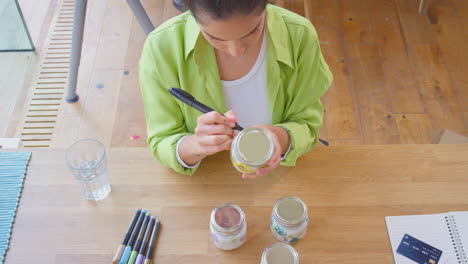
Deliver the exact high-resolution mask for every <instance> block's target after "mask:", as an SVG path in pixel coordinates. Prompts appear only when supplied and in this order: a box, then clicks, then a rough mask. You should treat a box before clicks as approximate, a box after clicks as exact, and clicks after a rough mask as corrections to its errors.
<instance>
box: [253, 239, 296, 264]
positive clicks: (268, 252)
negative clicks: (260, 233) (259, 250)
mask: <svg viewBox="0 0 468 264" xmlns="http://www.w3.org/2000/svg"><path fill="white" fill-rule="evenodd" d="M260 264H299V255H298V254H297V252H296V250H295V249H294V248H293V247H291V246H290V245H288V244H285V243H276V244H273V245H272V246H270V247H268V248H267V249H265V250H264V251H263V255H262V262H261V263H260Z"/></svg>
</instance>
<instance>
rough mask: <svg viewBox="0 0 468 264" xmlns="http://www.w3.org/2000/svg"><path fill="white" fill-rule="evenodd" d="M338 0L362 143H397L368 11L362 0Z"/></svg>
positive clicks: (398, 140)
mask: <svg viewBox="0 0 468 264" xmlns="http://www.w3.org/2000/svg"><path fill="white" fill-rule="evenodd" d="M339 3H340V5H341V6H340V8H341V11H342V14H341V16H340V17H341V21H342V24H343V28H344V40H345V42H346V46H345V47H346V48H345V55H346V58H345V60H347V61H348V63H349V67H350V73H351V75H352V79H353V87H354V92H355V93H356V96H357V100H358V104H359V112H360V120H361V128H362V130H361V133H362V142H363V143H364V144H399V143H400V138H399V133H398V128H397V125H396V122H395V119H394V118H393V116H392V104H391V101H390V96H389V94H388V92H387V91H388V90H387V88H386V85H387V84H386V83H385V81H384V70H383V68H382V63H381V60H382V58H381V56H380V54H379V50H378V44H377V42H376V40H375V33H374V32H373V28H372V26H371V21H370V18H369V15H370V14H369V12H368V11H366V6H365V3H364V1H363V0H341V1H339Z"/></svg>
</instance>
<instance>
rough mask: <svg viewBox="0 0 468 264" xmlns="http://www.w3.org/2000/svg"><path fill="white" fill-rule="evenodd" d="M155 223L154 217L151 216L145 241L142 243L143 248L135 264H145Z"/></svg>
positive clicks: (139, 251)
mask: <svg viewBox="0 0 468 264" xmlns="http://www.w3.org/2000/svg"><path fill="white" fill-rule="evenodd" d="M154 221H155V219H154V216H151V219H150V222H149V224H148V227H147V228H146V232H145V236H144V237H143V241H142V242H141V247H140V249H139V250H138V257H137V259H136V261H135V264H143V261H144V260H145V252H146V248H147V247H148V243H149V239H150V236H151V231H153V226H154Z"/></svg>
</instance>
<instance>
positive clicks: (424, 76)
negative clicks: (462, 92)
mask: <svg viewBox="0 0 468 264" xmlns="http://www.w3.org/2000/svg"><path fill="white" fill-rule="evenodd" d="M413 61H414V62H415V63H416V64H417V65H418V66H417V69H418V74H417V75H418V76H419V78H420V80H421V83H422V85H421V87H420V88H421V95H422V98H423V101H424V104H425V105H426V109H427V112H428V113H429V114H430V117H431V120H432V125H433V127H434V128H435V129H445V128H448V129H451V130H453V131H456V132H459V133H461V132H462V131H463V129H464V123H463V122H464V121H463V112H462V108H461V107H460V105H459V103H458V98H457V95H456V93H455V91H454V89H453V85H452V82H451V79H450V76H449V73H448V72H447V69H446V68H445V62H444V61H443V59H442V56H441V53H440V48H439V47H437V46H434V45H419V46H417V47H416V48H415V54H414V60H413Z"/></svg>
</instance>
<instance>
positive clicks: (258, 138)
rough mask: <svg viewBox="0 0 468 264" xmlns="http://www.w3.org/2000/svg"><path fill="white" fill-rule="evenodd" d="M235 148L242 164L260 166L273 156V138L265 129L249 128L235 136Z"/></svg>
mask: <svg viewBox="0 0 468 264" xmlns="http://www.w3.org/2000/svg"><path fill="white" fill-rule="evenodd" d="M235 148H236V149H237V151H238V153H239V156H240V158H241V159H242V161H243V162H244V163H248V164H252V165H254V166H261V165H263V164H265V163H266V162H268V161H269V160H270V159H271V156H272V155H273V151H274V145H273V138H272V137H271V135H270V133H269V132H268V131H266V130H265V129H262V128H260V127H251V128H248V129H245V130H243V131H241V132H240V133H239V134H238V135H237V140H236V144H235Z"/></svg>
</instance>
